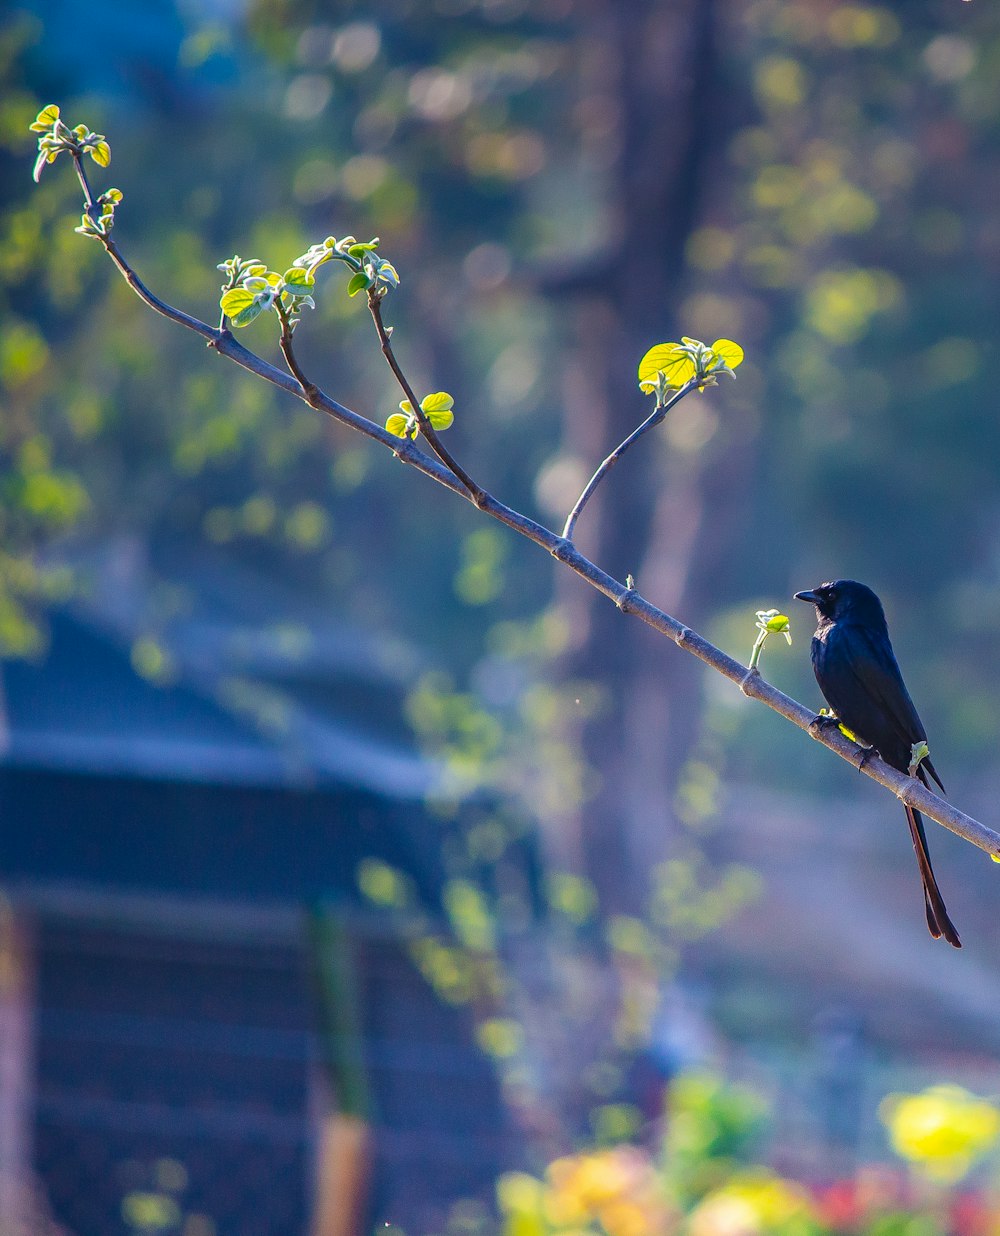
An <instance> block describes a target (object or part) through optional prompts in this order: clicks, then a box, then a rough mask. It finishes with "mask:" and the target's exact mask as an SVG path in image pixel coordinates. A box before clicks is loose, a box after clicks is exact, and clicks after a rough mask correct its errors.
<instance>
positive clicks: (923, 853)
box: [795, 579, 962, 948]
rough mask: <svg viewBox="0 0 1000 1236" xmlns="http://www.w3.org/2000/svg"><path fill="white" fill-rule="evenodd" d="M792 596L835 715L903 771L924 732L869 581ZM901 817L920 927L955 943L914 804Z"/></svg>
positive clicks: (842, 582) (928, 767) (921, 770)
mask: <svg viewBox="0 0 1000 1236" xmlns="http://www.w3.org/2000/svg"><path fill="white" fill-rule="evenodd" d="M795 599H796V600H797V601H808V602H810V604H812V605H815V607H816V618H817V621H818V625H817V627H816V634H815V635H814V636H813V641H812V666H813V671H814V672H815V674H816V681H817V682H818V683H819V689H820V691H822V692H823V695H824V697H825V698H826V702H827V703H828V704H829V705H830V707H831V708H832V709H833V711H834V713H835V714H836V717H837V720H838V721H840V722H841V723H842V724H843V725H844V726H845V727H846V728H847V729H849V730H851V732H852V733H854V734H855V735H857V737H858V740H859V741H861V742H863V743H867V744H868V745H869V746H871V747H874V748H875V750H876V751H877V752H878V753H879V755H880V756H881V757H882V759H883V760H885V762H886V763H887V764H890V765H891V766H892V767H893V768H897V769H899V771H900V772H909V769H910V761H911V758H912V749H913V744H914V743H919V742H926V741H927V732H926V730H925V729H924V727H923V723H922V722H921V720H920V718H919V717H918V716H917V710H916V708H914V706H913V701H912V700H911V699H910V694H909V692H908V691H907V689H906V686H905V684H904V682H903V676H902V674H901V673H900V672H899V666H898V665H897V664H896V657H895V654H894V653H893V651H892V644H891V643H890V642H889V628H888V627H887V626H886V622H885V611H884V610H883V609H882V602H881V601H880V600H879V599H878V597H877V596H876V595H875V593H874V592H872V590H871V589H870V588H866V587H865V585H864V584H859V583H857V581H856V580H853V579H838V580H835V581H834V582H833V583H827V584H820V585H819V587H818V588H812V589H810V590H809V591H808V592H797V593H796V594H795ZM928 773H930V775H931V776H932V777H933V778H934V780H935V782H936V783H937V785H938V787H939V788H940V789H941V791H942V792H943V791H944V786H943V785H942V784H941V778H940V777H939V776H938V775H937V773H936V772H935V771H934V765H933V764H932V763H931V762H930V760H929V759H927V758H926V757H925V758H924V759H923V760H921V762H920V764H919V765H918V766H917V776H918V777H919V778H920V780H921V781H922V782H923V783H924V785H927V774H928ZM906 819H907V823H908V824H909V826H910V836H911V837H912V838H913V848H914V850H915V851H916V854H917V865H918V866H919V867H920V878H921V880H922V881H923V885H924V906H925V908H926V910H927V926H928V928H929V929H930V933H931V935H932V936H933V937H934V938H935V939H936V940H937V939H939V938H940V937H941V936H944V938H945V939H946V940H947V941H948V943H949V944H953V945H954V946H955V948H961V947H962V941H961V940H960V939H959V937H958V932H957V931H956V930H955V926H954V924H953V923H952V921H951V919H950V918H949V917H948V911H947V910H946V909H945V905H944V899H943V898H942V896H941V892H940V890H939V889H938V886H937V880H935V879H934V871H933V869H932V867H931V860H930V855H929V854H928V852H927V837H926V836H925V834H924V822H923V818H922V817H921V815H920V812H919V811H915V810H914V809H913V808H912V807H906Z"/></svg>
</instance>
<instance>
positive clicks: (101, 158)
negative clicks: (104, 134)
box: [90, 141, 111, 167]
mask: <svg viewBox="0 0 1000 1236" xmlns="http://www.w3.org/2000/svg"><path fill="white" fill-rule="evenodd" d="M90 157H91V158H92V159H93V160H94V162H95V163H96V164H97V166H98V167H108V166H110V164H111V147H110V146H109V145H108V143H107V142H105V141H100V142H94V144H93V145H92V146H91V147H90Z"/></svg>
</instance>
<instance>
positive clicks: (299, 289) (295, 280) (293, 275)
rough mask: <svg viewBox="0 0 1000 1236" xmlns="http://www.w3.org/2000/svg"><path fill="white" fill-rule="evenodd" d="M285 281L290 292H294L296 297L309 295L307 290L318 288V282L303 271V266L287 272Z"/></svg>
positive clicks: (292, 268)
mask: <svg viewBox="0 0 1000 1236" xmlns="http://www.w3.org/2000/svg"><path fill="white" fill-rule="evenodd" d="M284 280H285V283H286V285H287V287H288V290H289V291H290V292H294V293H295V295H296V296H305V295H308V293H307V292H306V288H313V287H315V286H316V280H315V279H314V278H313V277H312V275H310V274H309V272H308V271H306V270H303V269H302V267H301V266H293V267H291V268H290V269H289V270H286V271H285V274H284Z"/></svg>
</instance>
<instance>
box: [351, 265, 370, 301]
mask: <svg viewBox="0 0 1000 1236" xmlns="http://www.w3.org/2000/svg"><path fill="white" fill-rule="evenodd" d="M369 286H370V280H369V278H368V276H367V275H366V274H365V273H364V271H361V270H359V271H358V273H357V274H356V275H352V276H351V282H350V283H349V284H348V285H347V295H348V296H357V294H358V293H359V292H364V291H366V290H367V289H368V287H369Z"/></svg>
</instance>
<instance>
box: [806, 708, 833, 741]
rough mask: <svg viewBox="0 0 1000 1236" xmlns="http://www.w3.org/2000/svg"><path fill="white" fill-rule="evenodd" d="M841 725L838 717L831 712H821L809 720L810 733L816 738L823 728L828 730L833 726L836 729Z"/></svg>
mask: <svg viewBox="0 0 1000 1236" xmlns="http://www.w3.org/2000/svg"><path fill="white" fill-rule="evenodd" d="M839 725H840V722H839V721H838V720H837V718H836V717H831V716H830V714H829V713H826V712H821V713H818V714H817V715H816V716H815V717H813V719H812V720H811V721H810V722H809V733H810V734H812V736H813V738H815V737H816V736H817V735H818V734H820V733H822V731H823V730H828V729H830V728H831V726H832V727H833V728H834V729H836V728H837V727H838V726H839Z"/></svg>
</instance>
